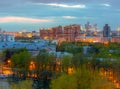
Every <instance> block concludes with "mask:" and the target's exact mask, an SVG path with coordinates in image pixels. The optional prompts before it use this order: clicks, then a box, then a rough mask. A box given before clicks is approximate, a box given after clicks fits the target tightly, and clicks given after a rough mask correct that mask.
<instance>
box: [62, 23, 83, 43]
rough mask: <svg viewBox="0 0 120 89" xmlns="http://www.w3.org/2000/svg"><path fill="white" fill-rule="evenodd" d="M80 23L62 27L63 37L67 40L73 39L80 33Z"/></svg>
mask: <svg viewBox="0 0 120 89" xmlns="http://www.w3.org/2000/svg"><path fill="white" fill-rule="evenodd" d="M80 31H81V25H79V24H73V25H69V26H65V27H64V38H65V39H66V40H67V41H75V38H76V37H77V36H78V35H79V34H80Z"/></svg>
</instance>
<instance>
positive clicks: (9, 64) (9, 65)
mask: <svg viewBox="0 0 120 89" xmlns="http://www.w3.org/2000/svg"><path fill="white" fill-rule="evenodd" d="M7 63H8V67H11V60H10V59H9V60H8V61H7Z"/></svg>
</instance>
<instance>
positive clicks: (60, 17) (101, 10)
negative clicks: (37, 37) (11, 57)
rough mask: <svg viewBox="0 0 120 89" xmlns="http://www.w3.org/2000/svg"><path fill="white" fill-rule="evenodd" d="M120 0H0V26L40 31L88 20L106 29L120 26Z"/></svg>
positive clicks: (18, 29) (83, 23) (9, 28)
mask: <svg viewBox="0 0 120 89" xmlns="http://www.w3.org/2000/svg"><path fill="white" fill-rule="evenodd" d="M119 3H120V1H119V0H111V1H110V0H100V1H97V0H76V1H74V0H69V1H67V0H60V1H59V0H10V1H3V0H2V1H1V2H0V12H1V13H0V28H2V29H3V30H5V31H20V30H21V29H23V30H25V29H27V31H33V30H36V31H39V29H40V28H49V27H55V26H58V25H62V26H65V25H69V24H81V25H82V26H83V27H84V25H85V24H86V23H87V22H88V21H89V22H91V24H98V25H97V26H98V28H99V29H101V30H103V26H104V24H106V23H107V24H109V25H110V27H111V30H116V29H117V27H119V26H120V24H119V23H120V18H119V15H120V6H119Z"/></svg>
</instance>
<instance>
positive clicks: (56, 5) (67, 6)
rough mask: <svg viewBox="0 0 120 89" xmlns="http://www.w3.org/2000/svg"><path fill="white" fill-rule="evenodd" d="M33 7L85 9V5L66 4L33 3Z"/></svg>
mask: <svg viewBox="0 0 120 89" xmlns="http://www.w3.org/2000/svg"><path fill="white" fill-rule="evenodd" d="M33 4H34V5H48V6H55V7H63V8H86V5H84V4H79V5H68V4H58V3H48V4H45V3H33Z"/></svg>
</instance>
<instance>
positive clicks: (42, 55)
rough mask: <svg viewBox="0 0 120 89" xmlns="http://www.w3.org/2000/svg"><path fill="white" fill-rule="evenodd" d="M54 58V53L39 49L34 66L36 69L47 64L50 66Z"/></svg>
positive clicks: (43, 67)
mask: <svg viewBox="0 0 120 89" xmlns="http://www.w3.org/2000/svg"><path fill="white" fill-rule="evenodd" d="M54 60H55V56H54V54H50V53H48V52H47V51H45V50H40V52H39V54H38V55H37V57H36V66H37V69H41V70H42V69H46V67H47V66H52V64H53V62H54Z"/></svg>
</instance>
